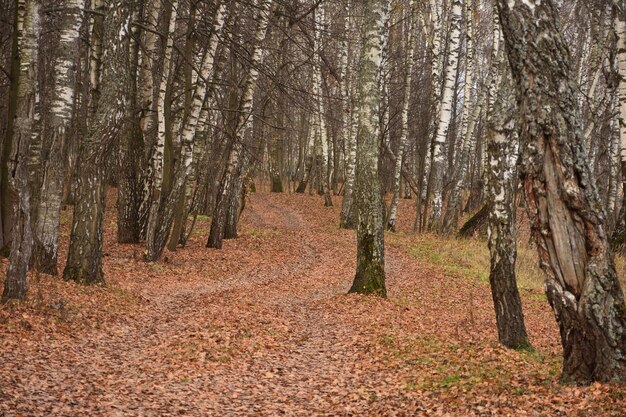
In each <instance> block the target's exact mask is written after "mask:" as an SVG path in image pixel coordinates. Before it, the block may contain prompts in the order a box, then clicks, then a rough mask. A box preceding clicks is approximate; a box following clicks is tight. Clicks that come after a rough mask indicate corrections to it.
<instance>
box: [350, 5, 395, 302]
mask: <svg viewBox="0 0 626 417" xmlns="http://www.w3.org/2000/svg"><path fill="white" fill-rule="evenodd" d="M388 8H389V5H388V0H366V1H365V3H364V24H363V32H362V33H363V34H362V40H361V42H362V47H361V59H360V66H361V68H360V71H359V81H358V85H359V128H358V133H357V163H356V187H355V195H354V197H355V203H356V206H357V210H358V211H357V213H358V215H357V265H356V275H355V277H354V281H353V283H352V287H351V288H350V292H356V293H361V294H376V295H379V296H382V297H386V295H387V290H386V287H385V242H384V218H383V202H382V198H381V192H380V191H381V186H380V179H379V177H378V162H379V158H380V147H379V140H380V132H379V129H380V122H379V121H380V97H379V94H380V91H381V89H380V85H379V83H380V82H382V70H383V66H382V64H383V62H382V61H383V60H382V49H383V45H384V43H385V38H386V37H387V36H388V34H387V32H386V30H385V18H386V13H385V11H386V10H388Z"/></svg>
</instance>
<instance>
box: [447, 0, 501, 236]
mask: <svg viewBox="0 0 626 417" xmlns="http://www.w3.org/2000/svg"><path fill="white" fill-rule="evenodd" d="M473 9H474V0H465V11H464V15H465V39H466V40H465V86H464V92H463V113H462V114H461V138H462V140H461V149H460V155H459V158H458V167H457V170H456V175H455V176H454V178H453V179H454V185H453V187H452V191H451V193H450V198H449V202H448V208H447V209H446V215H445V224H444V232H446V233H454V232H456V229H457V227H458V225H459V215H460V213H461V208H462V207H461V206H462V203H463V201H462V198H461V197H462V196H461V189H462V187H463V181H464V180H465V174H466V172H467V164H468V160H469V148H470V142H471V140H472V133H473V126H474V124H473V123H470V114H471V113H470V110H471V109H472V100H474V98H475V96H476V89H475V88H474V28H473V22H472V20H473V19H474V17H473ZM494 15H495V16H497V15H498V14H497V13H494ZM496 24H497V25H498V27H497V31H494V40H493V43H494V47H496V45H498V43H499V39H497V38H496V37H495V35H496V34H497V35H498V38H499V34H500V27H499V24H498V23H496ZM474 106H475V107H477V106H479V103H478V102H476V103H475V104H474ZM472 113H473V112H472ZM471 115H472V116H474V115H473V114H471ZM474 117H476V116H474ZM470 127H471V128H472V129H470Z"/></svg>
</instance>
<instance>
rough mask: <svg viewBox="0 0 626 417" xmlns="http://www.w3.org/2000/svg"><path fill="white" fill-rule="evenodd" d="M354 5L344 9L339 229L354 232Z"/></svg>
mask: <svg viewBox="0 0 626 417" xmlns="http://www.w3.org/2000/svg"><path fill="white" fill-rule="evenodd" d="M350 5H351V1H350V0H348V1H346V8H345V10H344V13H345V17H344V22H343V27H344V32H345V33H346V38H345V40H344V43H343V45H342V55H341V59H342V60H341V68H342V77H341V92H342V99H343V106H344V107H343V112H342V114H341V117H342V123H341V134H342V137H343V143H344V145H345V147H346V162H345V164H346V175H345V182H344V190H343V199H342V201H341V214H340V219H339V227H341V228H345V229H354V228H355V227H356V222H355V215H354V209H353V199H354V198H353V191H354V174H355V169H356V127H357V126H358V119H357V118H358V113H357V112H356V106H355V96H356V93H355V91H354V87H355V85H356V82H355V80H354V79H353V72H352V71H351V67H350V65H351V59H352V54H351V52H352V24H351V19H350ZM354 55H356V54H354Z"/></svg>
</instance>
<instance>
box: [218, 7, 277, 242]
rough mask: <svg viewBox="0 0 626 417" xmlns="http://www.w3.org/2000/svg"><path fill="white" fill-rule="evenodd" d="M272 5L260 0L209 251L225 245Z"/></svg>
mask: <svg viewBox="0 0 626 417" xmlns="http://www.w3.org/2000/svg"><path fill="white" fill-rule="evenodd" d="M272 3H273V2H272V0H258V1H257V9H258V14H257V26H256V30H255V35H254V40H253V45H252V50H251V54H250V55H251V58H250V63H249V65H250V66H249V68H248V72H247V74H246V77H245V80H244V83H243V89H242V93H241V99H240V102H239V108H238V116H237V120H236V124H235V126H236V127H235V132H236V136H235V138H234V143H233V144H232V147H231V149H230V151H229V154H228V162H227V165H226V170H225V171H224V174H223V175H222V178H221V181H220V185H219V188H218V190H217V194H216V199H215V205H214V209H213V218H212V219H211V230H210V232H209V239H208V241H207V247H209V248H216V249H221V247H222V244H223V240H224V229H225V227H226V220H227V216H228V208H229V205H230V202H231V193H232V191H233V188H234V185H235V182H236V179H237V177H238V176H239V174H240V168H241V165H240V162H241V157H242V152H243V134H244V133H245V125H246V121H247V120H248V119H249V117H250V116H251V106H252V98H253V94H254V89H255V86H256V82H257V79H258V77H259V69H258V65H259V64H260V62H261V57H262V44H263V41H264V39H265V38H266V36H267V32H268V30H269V21H270V13H271V8H272Z"/></svg>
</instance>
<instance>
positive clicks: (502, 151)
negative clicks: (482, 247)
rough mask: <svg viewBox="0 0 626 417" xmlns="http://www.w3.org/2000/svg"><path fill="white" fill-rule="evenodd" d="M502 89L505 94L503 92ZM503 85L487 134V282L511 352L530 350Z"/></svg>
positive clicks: (509, 115) (512, 138) (511, 135)
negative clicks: (518, 264) (517, 267)
mask: <svg viewBox="0 0 626 417" xmlns="http://www.w3.org/2000/svg"><path fill="white" fill-rule="evenodd" d="M502 90H504V91H502ZM508 94H509V92H508V91H506V83H503V86H502V87H501V92H500V95H501V100H500V101H499V103H498V104H499V105H498V114H499V115H498V116H494V117H493V121H492V124H491V125H490V126H489V131H488V133H487V154H488V158H489V164H488V181H487V189H488V192H489V193H488V195H489V200H490V204H489V206H490V208H491V210H490V212H489V228H488V236H489V252H490V254H491V268H490V272H489V282H490V284H491V295H492V297H493V305H494V308H495V313H496V324H497V327H498V340H499V341H500V343H502V344H503V345H504V346H506V347H509V348H513V349H523V348H528V347H530V343H529V341H528V334H527V332H526V327H525V325H524V312H523V311H522V300H521V298H520V295H519V291H518V289H517V282H516V279H515V261H516V259H517V246H516V242H515V204H514V199H515V185H516V183H517V182H516V181H515V177H516V167H515V165H516V163H517V157H518V145H519V140H518V137H517V132H516V130H515V119H514V115H513V111H514V110H515V107H514V106H513V105H512V103H511V100H510V97H507V95H508Z"/></svg>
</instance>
